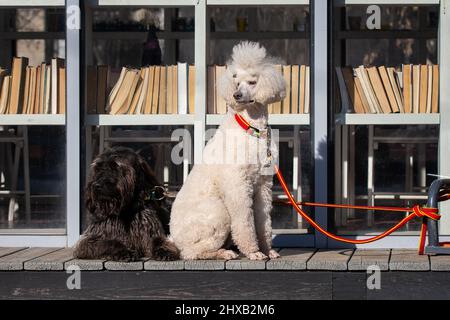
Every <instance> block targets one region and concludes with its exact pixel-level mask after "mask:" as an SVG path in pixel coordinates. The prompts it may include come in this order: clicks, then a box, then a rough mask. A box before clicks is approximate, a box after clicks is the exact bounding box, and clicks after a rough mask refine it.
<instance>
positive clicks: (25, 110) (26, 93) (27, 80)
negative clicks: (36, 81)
mask: <svg viewBox="0 0 450 320" xmlns="http://www.w3.org/2000/svg"><path fill="white" fill-rule="evenodd" d="M30 78H31V67H30V66H27V67H26V71H25V88H24V91H23V99H22V100H23V102H22V103H23V104H22V113H23V114H25V113H28V99H29V98H30V97H29V95H30Z"/></svg>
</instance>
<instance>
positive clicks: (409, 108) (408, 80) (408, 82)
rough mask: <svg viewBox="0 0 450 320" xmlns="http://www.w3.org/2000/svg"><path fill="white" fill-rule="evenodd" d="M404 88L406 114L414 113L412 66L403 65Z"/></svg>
mask: <svg viewBox="0 0 450 320" xmlns="http://www.w3.org/2000/svg"><path fill="white" fill-rule="evenodd" d="M402 76H403V77H402V82H403V83H402V87H403V102H404V108H405V113H412V112H413V88H412V83H413V81H412V65H410V64H404V65H402Z"/></svg>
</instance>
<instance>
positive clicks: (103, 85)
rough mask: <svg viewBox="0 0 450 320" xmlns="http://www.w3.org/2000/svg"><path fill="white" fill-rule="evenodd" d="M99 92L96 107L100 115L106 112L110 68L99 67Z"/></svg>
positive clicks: (97, 91) (105, 66)
mask: <svg viewBox="0 0 450 320" xmlns="http://www.w3.org/2000/svg"><path fill="white" fill-rule="evenodd" d="M96 85H97V90H96V93H97V94H96V103H95V104H96V107H97V113H98V114H104V113H105V112H106V96H107V90H108V66H107V65H99V66H97V84H96Z"/></svg>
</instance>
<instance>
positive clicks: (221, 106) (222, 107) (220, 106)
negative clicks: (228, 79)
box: [215, 66, 227, 114]
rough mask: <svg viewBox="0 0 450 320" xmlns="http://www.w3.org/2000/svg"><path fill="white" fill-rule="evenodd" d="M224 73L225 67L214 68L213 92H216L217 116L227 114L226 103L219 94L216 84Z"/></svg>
mask: <svg viewBox="0 0 450 320" xmlns="http://www.w3.org/2000/svg"><path fill="white" fill-rule="evenodd" d="M225 71H226V66H216V81H215V90H216V108H217V113H218V114H224V113H227V103H226V101H225V99H224V98H222V96H221V95H220V94H219V91H218V87H217V84H218V83H219V81H220V79H221V78H222V77H223V76H224V74H225Z"/></svg>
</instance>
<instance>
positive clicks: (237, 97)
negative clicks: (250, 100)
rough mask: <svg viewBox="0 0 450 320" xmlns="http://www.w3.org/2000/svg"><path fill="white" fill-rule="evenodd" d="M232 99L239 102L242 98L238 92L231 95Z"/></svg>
mask: <svg viewBox="0 0 450 320" xmlns="http://www.w3.org/2000/svg"><path fill="white" fill-rule="evenodd" d="M233 98H234V99H235V100H239V99H240V98H242V93H240V92H235V93H234V94H233Z"/></svg>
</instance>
